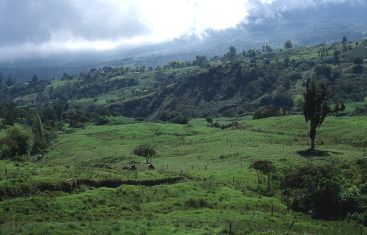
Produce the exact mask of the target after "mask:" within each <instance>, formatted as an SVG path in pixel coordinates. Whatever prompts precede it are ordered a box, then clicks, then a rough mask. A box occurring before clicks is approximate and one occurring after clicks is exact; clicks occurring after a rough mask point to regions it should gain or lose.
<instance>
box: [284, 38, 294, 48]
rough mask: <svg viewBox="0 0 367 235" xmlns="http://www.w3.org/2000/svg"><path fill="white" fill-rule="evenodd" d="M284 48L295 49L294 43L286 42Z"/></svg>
mask: <svg viewBox="0 0 367 235" xmlns="http://www.w3.org/2000/svg"><path fill="white" fill-rule="evenodd" d="M284 47H285V48H286V49H292V48H293V43H292V41H290V40H288V41H286V42H285V44H284Z"/></svg>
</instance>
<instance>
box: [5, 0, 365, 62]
mask: <svg viewBox="0 0 367 235" xmlns="http://www.w3.org/2000/svg"><path fill="white" fill-rule="evenodd" d="M362 2H365V0H20V1H18V0H0V60H6V59H9V60H12V59H16V58H19V57H29V56H32V55H47V54H55V53H59V52H65V51H76V50H105V49H114V48H117V47H128V46H131V45H138V44H141V43H152V42H161V41H165V40H171V39H174V38H177V37H181V36H185V35H199V36H205V31H206V30H208V29H214V30H221V29H226V28H230V27H236V25H238V24H239V23H242V22H244V23H246V20H247V18H248V17H249V16H256V17H260V18H261V17H274V16H276V15H279V14H281V13H282V12H284V11H289V10H294V9H299V8H309V7H318V6H320V5H325V4H339V3H348V4H358V3H362Z"/></svg>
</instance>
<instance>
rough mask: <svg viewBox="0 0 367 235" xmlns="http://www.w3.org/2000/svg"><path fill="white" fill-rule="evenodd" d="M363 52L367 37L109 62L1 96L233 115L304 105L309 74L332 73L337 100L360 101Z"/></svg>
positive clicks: (365, 77) (138, 111) (136, 110)
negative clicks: (150, 62)
mask: <svg viewBox="0 0 367 235" xmlns="http://www.w3.org/2000/svg"><path fill="white" fill-rule="evenodd" d="M337 52H339V53H337ZM358 58H359V60H356V59H358ZM363 59H367V40H365V41H359V42H351V43H345V44H344V45H343V44H342V43H334V44H331V45H318V46H314V47H301V48H296V49H280V50H273V49H271V48H270V47H263V48H262V49H258V50H248V51H246V52H245V53H232V54H231V53H227V54H225V55H224V56H223V57H216V58H213V59H211V60H209V61H206V60H205V58H204V57H198V58H197V59H196V60H195V61H193V62H186V63H181V62H177V61H172V62H170V63H168V64H166V65H165V66H158V67H156V68H146V67H144V66H139V67H136V68H129V67H117V68H112V67H104V68H103V69H92V70H90V71H89V72H88V73H82V74H79V75H75V76H70V75H64V76H63V77H62V79H61V80H54V81H42V80H33V81H32V82H29V83H19V82H18V83H14V84H6V83H8V81H5V83H4V82H3V83H2V85H1V87H2V88H1V93H0V94H1V96H0V99H2V100H13V101H15V102H16V103H17V104H18V105H19V106H38V107H48V106H49V105H52V104H59V105H60V104H61V105H62V106H63V107H64V109H65V110H66V111H67V110H84V111H85V112H88V110H91V111H93V110H97V109H101V108H103V109H105V110H109V111H108V112H111V113H113V114H119V115H124V116H129V117H144V118H159V117H160V116H161V115H162V114H164V113H180V114H181V115H185V116H196V117H197V116H201V117H202V116H207V115H209V114H211V115H224V116H234V115H241V114H245V113H252V112H255V111H256V110H259V109H260V108H262V107H270V106H272V107H282V108H283V109H285V110H290V111H291V110H296V109H297V107H296V106H297V105H298V104H295V103H294V100H296V97H297V96H301V95H302V94H303V92H304V89H305V88H304V85H305V82H306V80H307V79H309V78H314V79H318V80H327V81H328V82H329V84H330V85H331V87H332V89H333V90H334V92H335V99H337V100H343V101H345V102H361V101H362V100H363V99H364V98H365V97H366V96H367V68H366V64H365V63H364V64H363ZM361 61H362V62H361ZM361 63H362V64H361Z"/></svg>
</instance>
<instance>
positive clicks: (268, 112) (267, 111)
mask: <svg viewBox="0 0 367 235" xmlns="http://www.w3.org/2000/svg"><path fill="white" fill-rule="evenodd" d="M284 115H287V111H286V110H284V109H283V108H281V107H274V106H269V107H265V108H262V109H261V110H259V111H257V112H256V113H255V114H254V116H253V119H263V118H269V117H278V116H284Z"/></svg>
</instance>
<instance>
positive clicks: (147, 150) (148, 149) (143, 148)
mask: <svg viewBox="0 0 367 235" xmlns="http://www.w3.org/2000/svg"><path fill="white" fill-rule="evenodd" d="M133 153H134V154H135V155H137V156H140V157H144V158H145V160H146V163H147V164H151V163H152V157H154V156H155V155H156V154H157V152H156V151H155V149H154V148H153V147H152V146H150V145H148V144H140V145H138V146H136V147H135V149H134V151H133Z"/></svg>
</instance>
